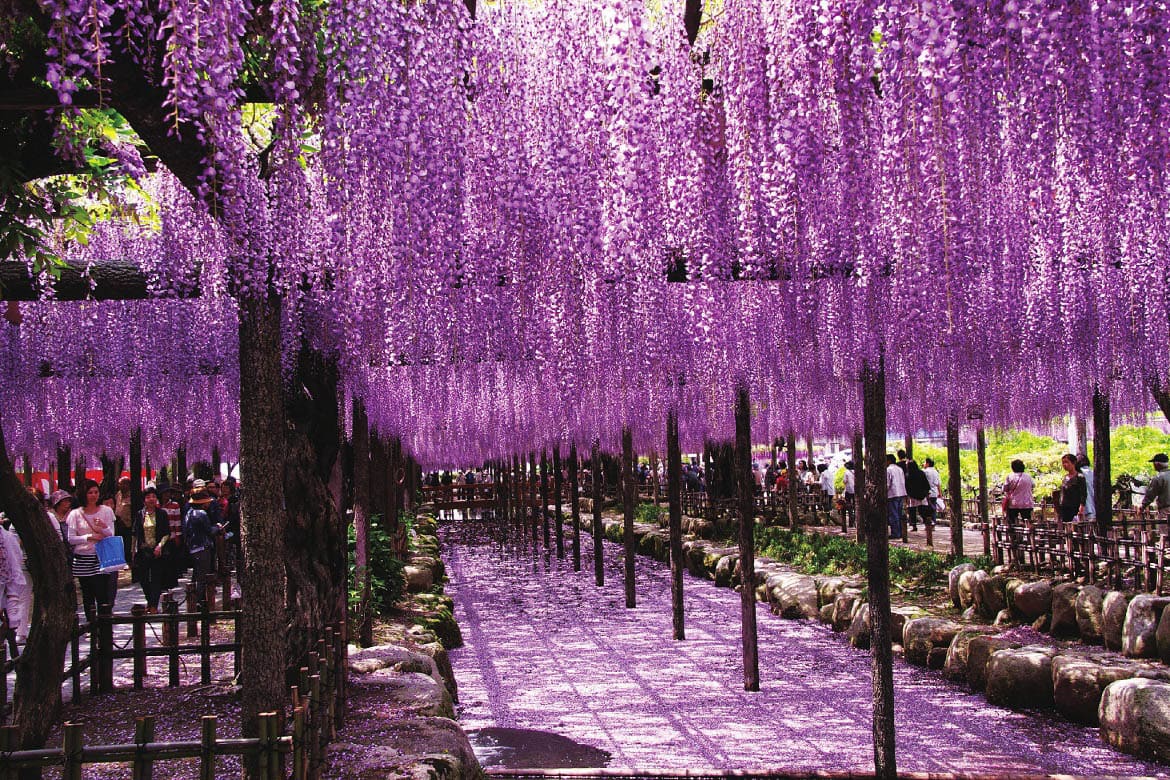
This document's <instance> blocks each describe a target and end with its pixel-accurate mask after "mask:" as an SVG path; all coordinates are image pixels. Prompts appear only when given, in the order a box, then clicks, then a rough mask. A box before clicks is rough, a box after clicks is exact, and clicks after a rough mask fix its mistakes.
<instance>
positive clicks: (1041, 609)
mask: <svg viewBox="0 0 1170 780" xmlns="http://www.w3.org/2000/svg"><path fill="white" fill-rule="evenodd" d="M1012 609H1013V610H1014V611H1015V612H1016V614H1018V615H1019V616H1020V617H1022V618H1024V619H1025V620H1027V621H1028V622H1031V621H1033V620H1035V619H1036V618H1038V617H1041V616H1043V615H1047V614H1048V613H1049V612H1051V611H1052V583H1051V582H1049V581H1048V580H1038V581H1036V582H1025V583H1023V584H1022V585H1018V586H1016V589H1015V590H1014V591H1013V592H1012Z"/></svg>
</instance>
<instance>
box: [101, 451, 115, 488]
mask: <svg viewBox="0 0 1170 780" xmlns="http://www.w3.org/2000/svg"><path fill="white" fill-rule="evenodd" d="M100 461H101V464H102V495H103V496H112V495H114V492H115V491H116V490H117V489H118V464H117V462H116V461H115V460H114V459H113V458H111V457H110V456H109V455H107V454H106V453H104V452H103V453H102V454H101V458H100Z"/></svg>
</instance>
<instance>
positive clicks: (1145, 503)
mask: <svg viewBox="0 0 1170 780" xmlns="http://www.w3.org/2000/svg"><path fill="white" fill-rule="evenodd" d="M1150 463H1153V464H1154V471H1156V472H1157V473H1156V474H1154V478H1153V479H1151V480H1150V484H1148V485H1146V497H1145V498H1143V499H1142V508H1141V512H1139V515H1141V516H1143V517H1144V516H1145V514H1146V508H1147V507H1149V505H1150V504H1152V503H1154V502H1155V501H1156V502H1157V503H1158V510H1157V511H1158V514H1157V521H1156V522H1157V527H1158V533H1160V534H1166V533H1170V457H1167V456H1166V453H1164V452H1159V453H1158V454H1157V455H1155V456H1154V457H1152V458H1150Z"/></svg>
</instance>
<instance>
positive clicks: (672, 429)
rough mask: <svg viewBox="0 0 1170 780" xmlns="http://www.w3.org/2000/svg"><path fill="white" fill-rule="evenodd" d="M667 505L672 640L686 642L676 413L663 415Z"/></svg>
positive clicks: (680, 472) (680, 452)
mask: <svg viewBox="0 0 1170 780" xmlns="http://www.w3.org/2000/svg"><path fill="white" fill-rule="evenodd" d="M666 502H667V505H668V509H667V511H668V512H669V518H670V611H671V613H672V615H673V617H674V638H675V639H686V631H685V630H684V628H683V622H684V621H683V569H684V568H685V562H684V561H683V548H682V451H681V449H680V448H679V444H678V412H676V411H675V410H674V409H671V410H670V411H669V412H667V413H666Z"/></svg>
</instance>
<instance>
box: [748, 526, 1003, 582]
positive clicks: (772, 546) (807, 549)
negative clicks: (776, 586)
mask: <svg viewBox="0 0 1170 780" xmlns="http://www.w3.org/2000/svg"><path fill="white" fill-rule="evenodd" d="M756 553H757V554H758V555H766V556H768V557H769V558H772V559H773V560H776V561H779V562H780V563H784V564H786V565H789V566H791V567H793V568H794V569H796V570H797V571H800V572H803V573H805V574H813V575H820V576H863V575H865V573H866V572H867V564H866V549H865V546H864V545H861V544H858V543H857V542H855V541H852V540H851V539H848V538H846V537H843V536H829V535H827V534H820V533H815V532H806V531H803V530H801V529H799V528H798V529H795V530H791V529H787V528H777V527H766V528H761V529H758V532H757V535H756ZM964 561H970V562H971V563H973V564H975V566H976V567H978V568H983V569H989V568H990V567H991V565H992V564H991V561H990V559H987V558H985V557H984V556H979V557H977V558H962V559H960V560H959V561H957V562H956V561H955V560H953V559H951V558H950V557H949V556H944V555H940V554H939V553H934V552H924V551H920V550H912V549H909V548H907V547H899V546H891V547H890V583H891V585H892V586H893V587H895V588H897V589H899V590H902V591H914V592H916V593H926V592H931V591H936V590H938V589H940V588H944V587H946V584H947V572H949V571H950V569H951V567H953V566H954V565H956V563H962V562H964Z"/></svg>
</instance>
